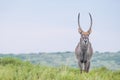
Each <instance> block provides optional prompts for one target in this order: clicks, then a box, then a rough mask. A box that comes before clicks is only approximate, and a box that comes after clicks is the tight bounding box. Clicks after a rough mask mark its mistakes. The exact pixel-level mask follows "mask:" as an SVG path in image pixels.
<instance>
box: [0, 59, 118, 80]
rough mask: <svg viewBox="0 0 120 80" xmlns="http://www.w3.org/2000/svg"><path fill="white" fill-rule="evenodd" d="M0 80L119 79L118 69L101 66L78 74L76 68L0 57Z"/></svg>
mask: <svg viewBox="0 0 120 80" xmlns="http://www.w3.org/2000/svg"><path fill="white" fill-rule="evenodd" d="M0 80H120V71H110V70H108V69H106V68H103V67H102V68H97V69H93V70H91V71H90V72H89V73H83V74H80V71H79V69H77V68H71V67H67V66H60V67H49V66H43V65H33V64H31V63H30V62H23V61H21V60H19V59H15V58H0Z"/></svg>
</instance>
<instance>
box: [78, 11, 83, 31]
mask: <svg viewBox="0 0 120 80" xmlns="http://www.w3.org/2000/svg"><path fill="white" fill-rule="evenodd" d="M79 18H80V13H79V14H78V27H79V29H78V31H79V33H82V32H83V30H82V28H81V26H80V21H79V20H80V19H79Z"/></svg>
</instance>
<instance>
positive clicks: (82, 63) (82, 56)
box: [75, 13, 93, 73]
mask: <svg viewBox="0 0 120 80" xmlns="http://www.w3.org/2000/svg"><path fill="white" fill-rule="evenodd" d="M89 15H90V13H89ZM79 17H80V14H79V15H78V26H79V29H78V31H79V33H80V35H81V38H80V42H79V43H78V44H77V46H76V48H75V55H76V58H77V60H78V65H79V67H80V72H81V73H82V70H83V68H84V71H85V72H89V68H90V60H91V57H92V54H93V49H92V46H91V43H90V41H89V35H90V33H91V26H92V17H91V15H90V19H91V25H90V29H89V30H88V31H87V32H84V31H83V30H82V29H81V27H80V23H79Z"/></svg>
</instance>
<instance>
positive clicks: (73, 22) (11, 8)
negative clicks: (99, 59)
mask: <svg viewBox="0 0 120 80" xmlns="http://www.w3.org/2000/svg"><path fill="white" fill-rule="evenodd" d="M79 12H80V13H81V26H82V28H83V29H84V30H85V31H86V30H87V29H88V28H89V15H88V12H90V13H91V14H92V17H93V26H92V31H93V32H92V34H91V35H90V41H91V43H92V46H93V48H94V51H100V52H104V51H118V50H120V0H0V53H29V52H56V51H74V48H75V47H76V45H77V43H78V41H79V39H80V35H79V33H78V31H77V29H78V25H77V16H78V13H79Z"/></svg>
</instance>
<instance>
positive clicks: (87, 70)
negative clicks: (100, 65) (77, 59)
mask: <svg viewBox="0 0 120 80" xmlns="http://www.w3.org/2000/svg"><path fill="white" fill-rule="evenodd" d="M89 69H90V61H88V62H86V63H85V71H86V72H89Z"/></svg>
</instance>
